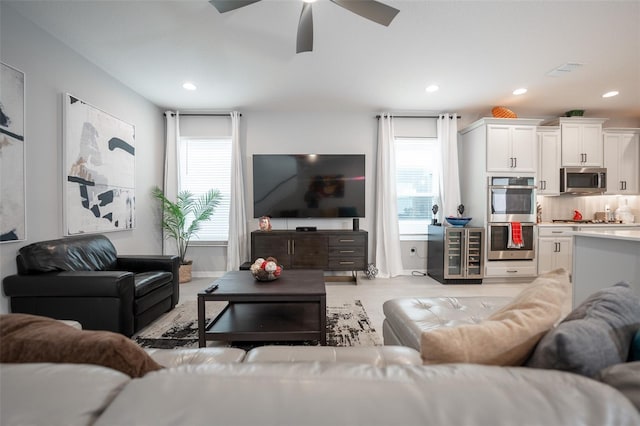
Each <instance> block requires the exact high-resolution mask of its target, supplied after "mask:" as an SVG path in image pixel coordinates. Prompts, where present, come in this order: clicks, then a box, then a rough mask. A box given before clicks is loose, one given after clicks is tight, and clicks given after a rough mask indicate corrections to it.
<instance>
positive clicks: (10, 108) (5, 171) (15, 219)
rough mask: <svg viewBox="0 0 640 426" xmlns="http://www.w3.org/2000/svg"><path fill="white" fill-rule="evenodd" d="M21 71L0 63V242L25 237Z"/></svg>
mask: <svg viewBox="0 0 640 426" xmlns="http://www.w3.org/2000/svg"><path fill="white" fill-rule="evenodd" d="M24 116H25V106H24V73H23V72H21V71H18V70H17V69H15V68H13V67H10V66H9V65H5V64H3V63H0V242H2V243H5V242H11V241H22V240H25V239H26V201H25V198H26V196H25V146H24V143H25V138H24V130H25V126H24Z"/></svg>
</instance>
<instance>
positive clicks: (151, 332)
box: [132, 300, 382, 349]
mask: <svg viewBox="0 0 640 426" xmlns="http://www.w3.org/2000/svg"><path fill="white" fill-rule="evenodd" d="M224 306H225V302H207V304H206V307H207V312H206V316H207V321H209V320H210V319H211V318H213V317H215V316H216V315H217V314H218V313H219V312H220V311H221V310H222V309H223V308H224ZM132 339H134V340H135V341H136V342H137V343H138V344H139V345H140V346H142V347H145V348H160V349H172V348H179V347H181V348H197V347H198V309H197V302H196V301H193V300H190V301H187V302H185V303H183V304H181V305H179V306H177V307H176V308H175V309H174V310H172V311H171V312H168V313H167V314H165V315H164V316H162V317H160V318H159V319H158V320H157V321H155V322H154V323H153V324H151V325H150V326H148V327H146V328H145V329H143V330H141V331H140V333H138V334H137V335H135V336H133V337H132ZM269 343H271V344H274V343H278V342H269ZM286 344H292V343H286ZM295 344H316V342H296V343H295ZM327 345H328V346H381V345H382V340H381V339H380V337H379V336H378V334H377V333H376V331H375V329H374V328H373V326H372V325H371V321H370V320H369V317H368V316H367V313H366V312H365V310H364V307H363V306H362V303H361V302H360V301H359V300H354V301H353V303H345V304H343V305H341V306H328V307H327ZM231 346H238V347H243V348H246V347H247V346H256V344H255V343H252V344H249V345H247V344H244V343H242V342H237V343H236V342H233V344H231Z"/></svg>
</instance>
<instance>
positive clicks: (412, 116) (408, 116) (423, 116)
mask: <svg viewBox="0 0 640 426" xmlns="http://www.w3.org/2000/svg"><path fill="white" fill-rule="evenodd" d="M391 116H392V117H393V118H440V116H439V115H393V114H391ZM380 117H382V116H381V115H376V118H378V119H379V118H380ZM449 118H453V117H449ZM456 118H462V117H460V116H459V115H458V116H456Z"/></svg>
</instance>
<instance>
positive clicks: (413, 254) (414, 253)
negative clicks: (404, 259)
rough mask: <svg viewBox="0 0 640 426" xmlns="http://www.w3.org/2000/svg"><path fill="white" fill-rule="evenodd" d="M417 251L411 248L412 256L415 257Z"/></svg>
mask: <svg viewBox="0 0 640 426" xmlns="http://www.w3.org/2000/svg"><path fill="white" fill-rule="evenodd" d="M417 251H418V250H417V249H416V248H415V247H411V256H415V255H416V252H417Z"/></svg>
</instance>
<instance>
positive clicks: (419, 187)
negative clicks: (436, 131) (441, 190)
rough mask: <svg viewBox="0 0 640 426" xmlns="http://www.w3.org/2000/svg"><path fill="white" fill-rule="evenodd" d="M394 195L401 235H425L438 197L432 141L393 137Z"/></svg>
mask: <svg viewBox="0 0 640 426" xmlns="http://www.w3.org/2000/svg"><path fill="white" fill-rule="evenodd" d="M395 156H396V192H397V196H398V219H399V225H400V235H405V236H406V235H426V233H427V226H428V225H429V223H431V218H432V216H433V214H432V212H431V208H432V206H433V204H434V203H435V200H436V197H437V194H438V173H437V170H438V151H437V139H435V138H396V139H395Z"/></svg>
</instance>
